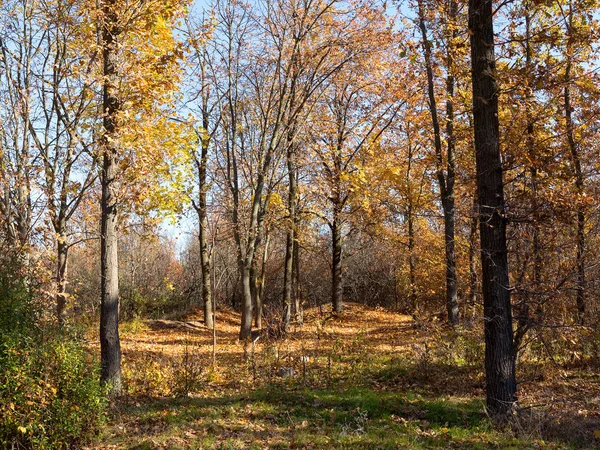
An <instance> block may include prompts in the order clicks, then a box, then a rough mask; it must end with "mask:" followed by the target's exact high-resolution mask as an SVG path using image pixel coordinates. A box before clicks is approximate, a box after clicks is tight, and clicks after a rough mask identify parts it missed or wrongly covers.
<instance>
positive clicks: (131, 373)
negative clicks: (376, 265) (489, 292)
mask: <svg viewBox="0 0 600 450" xmlns="http://www.w3.org/2000/svg"><path fill="white" fill-rule="evenodd" d="M328 310H329V308H328V307H327V306H324V307H323V308H322V310H321V311H320V310H319V308H313V309H310V310H308V311H306V313H305V325H304V327H297V328H296V329H295V330H293V331H292V333H290V335H289V336H288V337H287V338H286V339H283V340H282V339H274V338H268V337H265V336H263V337H261V338H259V339H258V341H257V342H256V345H254V347H252V346H251V345H249V346H246V348H244V346H243V345H242V344H240V343H239V342H238V339H237V335H238V326H239V325H238V324H239V321H240V318H239V314H237V313H235V312H233V311H231V310H224V311H220V312H219V313H218V315H217V327H216V330H217V331H216V335H217V341H218V346H217V354H216V365H215V366H213V361H212V358H213V353H212V342H213V335H212V331H211V330H207V329H205V328H203V327H202V326H199V324H200V323H201V311H200V312H198V314H192V315H190V316H187V317H186V318H185V319H184V322H176V321H149V322H133V323H129V324H125V325H124V326H123V330H122V346H123V370H124V373H123V374H124V381H125V386H126V391H125V395H124V396H123V397H122V398H121V399H120V400H119V401H118V402H117V403H115V404H114V405H113V407H112V408H111V416H110V420H109V423H108V425H107V427H106V429H105V432H104V433H103V435H102V436H101V438H100V439H99V441H98V442H97V444H96V446H95V447H93V448H96V449H101V448H131V449H177V448H181V449H188V448H189V449H204V448H207V449H208V448H210V449H213V448H214V449H262V448H279V449H283V448H306V449H396V448H406V449H421V448H474V449H477V448H480V449H488V448H514V449H522V448H544V449H546V448H556V449H559V448H560V449H562V448H596V446H597V445H598V444H600V440H598V438H599V437H600V396H599V392H600V389H599V388H600V386H599V381H600V377H599V376H598V375H597V374H596V372H595V370H594V369H593V368H590V367H589V366H586V365H585V364H583V363H579V364H577V363H576V362H577V361H575V363H573V362H558V361H556V359H552V358H548V357H545V356H544V352H543V351H542V350H538V351H537V353H536V352H534V351H531V352H529V353H528V354H527V362H526V363H522V364H520V365H519V374H518V375H519V381H520V383H521V384H520V386H519V394H520V402H521V406H523V407H524V408H525V409H524V412H523V415H522V417H519V418H518V419H517V418H515V421H514V423H513V424H512V426H511V427H510V429H508V430H497V429H495V428H494V427H493V426H492V425H491V423H490V421H489V419H488V418H487V417H486V415H485V413H484V408H483V406H484V391H483V387H484V377H483V366H482V365H483V345H482V336H481V335H480V334H478V332H476V331H474V330H461V331H460V332H459V333H456V332H454V331H452V330H449V329H447V328H445V327H444V326H442V325H440V324H435V323H429V324H425V325H424V326H420V327H419V326H416V325H415V323H414V321H413V320H412V318H411V317H409V316H406V315H403V314H399V313H396V312H390V311H388V310H385V309H381V308H368V307H365V306H362V305H358V304H347V305H346V310H345V313H344V315H343V317H332V316H330V315H329V314H328ZM185 322H187V323H185ZM94 350H95V351H96V349H94Z"/></svg>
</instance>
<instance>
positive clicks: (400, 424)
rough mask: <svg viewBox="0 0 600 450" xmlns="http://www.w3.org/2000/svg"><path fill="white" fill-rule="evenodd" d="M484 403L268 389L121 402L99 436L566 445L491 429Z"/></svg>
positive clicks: (303, 444)
mask: <svg viewBox="0 0 600 450" xmlns="http://www.w3.org/2000/svg"><path fill="white" fill-rule="evenodd" d="M482 405H483V404H482V400H481V399H465V398H459V397H427V396H424V395H422V394H419V393H414V392H390V391H377V390H374V389H372V388H367V387H347V386H346V387H344V386H338V387H333V388H329V389H310V388H303V387H300V386H289V385H286V384H272V385H268V386H265V387H263V388H261V389H257V390H254V391H249V392H244V393H236V394H229V395H224V396H214V397H208V398H165V399H147V400H145V401H141V402H138V403H136V404H130V405H125V406H123V407H122V409H121V410H120V414H121V422H120V423H119V424H117V425H115V426H113V427H112V428H111V429H109V431H108V432H107V434H106V435H105V436H104V438H103V443H104V444H113V445H115V444H116V445H119V446H121V447H123V448H132V449H152V448H160V447H161V446H162V447H165V448H192V449H193V448H198V449H200V448H217V449H230V448H231V449H240V448H250V449H252V448H257V449H258V448H274V449H283V448H290V447H293V448H294V447H295V448H315V449H317V448H318V449H398V448H400V449H402V448H406V449H432V448H469V449H489V448H502V449H510V448H514V449H526V448H567V446H566V445H565V444H564V443H554V444H550V443H547V442H541V441H535V440H533V441H530V440H523V439H516V438H514V437H512V436H511V434H510V433H508V432H506V431H498V430H495V429H494V427H492V425H491V424H490V422H489V420H488V419H487V417H486V416H485V415H484V413H483V406H482Z"/></svg>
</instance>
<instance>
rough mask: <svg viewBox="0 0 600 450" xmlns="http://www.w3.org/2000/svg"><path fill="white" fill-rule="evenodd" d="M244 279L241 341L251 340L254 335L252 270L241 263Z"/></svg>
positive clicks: (241, 272)
mask: <svg viewBox="0 0 600 450" xmlns="http://www.w3.org/2000/svg"><path fill="white" fill-rule="evenodd" d="M240 275H241V277H242V323H241V326H240V341H245V340H248V339H250V336H251V335H252V288H251V286H250V269H249V268H248V267H247V266H246V264H245V263H244V262H241V263H240Z"/></svg>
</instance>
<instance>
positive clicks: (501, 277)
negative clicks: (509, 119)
mask: <svg viewBox="0 0 600 450" xmlns="http://www.w3.org/2000/svg"><path fill="white" fill-rule="evenodd" d="M493 28H494V27H493V13H492V1H491V0H470V1H469V29H470V32H471V36H470V37H471V66H472V67H471V77H472V84H473V119H474V136H475V162H476V168H477V187H478V197H479V233H480V239H481V262H482V264H481V265H482V280H481V282H482V290H483V305H484V331H485V372H486V397H487V409H488V412H489V413H490V415H491V416H492V417H495V418H496V419H499V420H501V421H503V420H506V419H508V417H509V415H510V414H511V413H512V412H513V411H514V409H515V407H516V402H517V398H516V389H517V383H516V377H515V358H514V342H513V329H512V311H511V303H510V290H509V276H508V255H507V246H506V217H505V205H504V186H503V182H502V162H501V157H500V132H499V120H498V85H497V82H496V79H495V76H496V61H495V53H494V29H493Z"/></svg>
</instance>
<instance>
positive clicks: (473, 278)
mask: <svg viewBox="0 0 600 450" xmlns="http://www.w3.org/2000/svg"><path fill="white" fill-rule="evenodd" d="M478 225H479V220H478V214H477V195H474V196H473V217H472V218H471V224H470V228H469V304H470V305H471V321H472V322H473V321H474V319H475V312H476V310H477V265H476V260H475V258H476V255H477V227H478Z"/></svg>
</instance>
